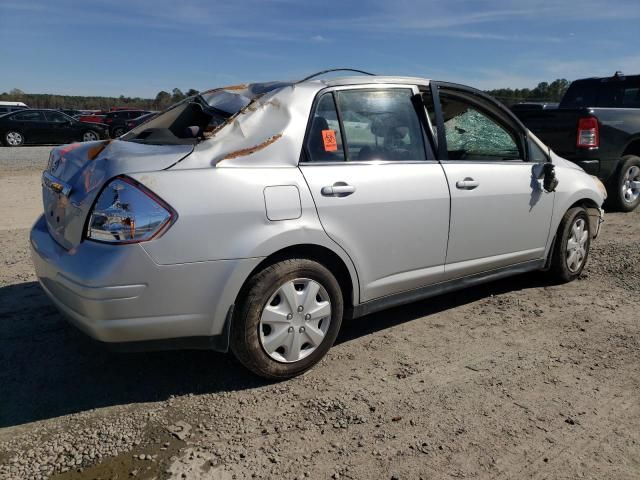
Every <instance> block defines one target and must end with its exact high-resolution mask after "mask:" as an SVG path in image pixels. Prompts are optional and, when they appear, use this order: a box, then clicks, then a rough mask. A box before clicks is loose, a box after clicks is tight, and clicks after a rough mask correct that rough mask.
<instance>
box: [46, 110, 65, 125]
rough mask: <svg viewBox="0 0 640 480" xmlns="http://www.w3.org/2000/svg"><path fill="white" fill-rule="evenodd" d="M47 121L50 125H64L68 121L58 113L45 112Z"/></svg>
mask: <svg viewBox="0 0 640 480" xmlns="http://www.w3.org/2000/svg"><path fill="white" fill-rule="evenodd" d="M45 116H46V117H47V121H49V122H52V123H65V122H68V121H69V117H67V116H66V115H64V114H63V113H60V112H46V113H45Z"/></svg>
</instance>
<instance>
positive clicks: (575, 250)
mask: <svg viewBox="0 0 640 480" xmlns="http://www.w3.org/2000/svg"><path fill="white" fill-rule="evenodd" d="M590 246H591V229H590V224H589V215H588V214H587V211H586V210H585V209H584V208H582V207H575V208H572V209H570V210H569V211H568V212H567V213H565V214H564V217H562V221H561V222H560V227H558V235H557V236H556V244H555V248H554V251H553V258H552V260H551V271H552V272H553V274H554V275H555V276H556V277H557V278H558V279H559V280H561V281H563V282H570V281H572V280H574V279H576V278H577V277H578V276H580V274H581V273H582V270H583V269H584V266H585V265H586V263H587V258H588V256H589V248H590Z"/></svg>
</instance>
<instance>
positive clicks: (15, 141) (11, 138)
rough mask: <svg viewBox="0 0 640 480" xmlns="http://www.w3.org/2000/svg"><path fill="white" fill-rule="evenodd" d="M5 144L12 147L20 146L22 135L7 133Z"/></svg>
mask: <svg viewBox="0 0 640 480" xmlns="http://www.w3.org/2000/svg"><path fill="white" fill-rule="evenodd" d="M7 143H8V144H9V145H13V146H15V145H20V144H21V143H22V135H20V134H19V133H18V132H9V133H7Z"/></svg>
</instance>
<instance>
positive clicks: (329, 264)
mask: <svg viewBox="0 0 640 480" xmlns="http://www.w3.org/2000/svg"><path fill="white" fill-rule="evenodd" d="M290 258H307V259H309V260H314V261H316V262H318V263H320V264H322V265H324V266H325V267H326V268H328V269H329V270H330V271H331V273H332V274H333V275H334V276H335V277H336V280H337V281H338V284H339V285H340V290H341V291H342V296H343V299H344V304H345V310H346V311H349V310H351V308H350V307H351V306H354V305H355V304H356V302H357V301H358V291H359V287H358V279H357V278H354V277H355V276H356V275H355V269H353V272H352V271H351V270H350V269H349V267H348V266H347V264H346V262H345V261H344V260H343V259H342V258H341V257H340V255H338V254H337V253H336V252H334V251H333V250H331V249H330V248H328V247H326V246H323V245H318V244H315V243H301V244H296V245H291V246H287V247H285V248H282V249H280V250H277V251H275V252H273V253H272V254H271V255H268V256H267V257H265V258H264V259H263V260H262V261H261V262H260V263H259V264H258V265H256V267H255V268H254V269H253V270H252V271H251V273H250V274H249V275H248V276H247V278H246V279H245V281H244V283H243V285H242V287H241V288H240V290H239V292H238V295H237V297H236V303H237V302H238V300H239V299H241V298H242V296H243V295H244V293H245V289H246V286H247V283H248V282H249V279H250V278H251V277H253V275H255V274H256V273H257V272H259V271H260V270H263V269H264V268H266V267H268V266H269V265H273V264H274V263H277V262H280V261H282V260H287V259H290Z"/></svg>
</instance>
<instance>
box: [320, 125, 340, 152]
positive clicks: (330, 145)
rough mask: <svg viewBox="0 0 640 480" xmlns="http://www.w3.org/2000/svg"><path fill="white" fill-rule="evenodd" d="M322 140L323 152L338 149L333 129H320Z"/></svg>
mask: <svg viewBox="0 0 640 480" xmlns="http://www.w3.org/2000/svg"><path fill="white" fill-rule="evenodd" d="M322 142H323V143H324V151H325V152H335V151H336V150H338V141H337V140H336V132H334V131H333V130H322Z"/></svg>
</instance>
